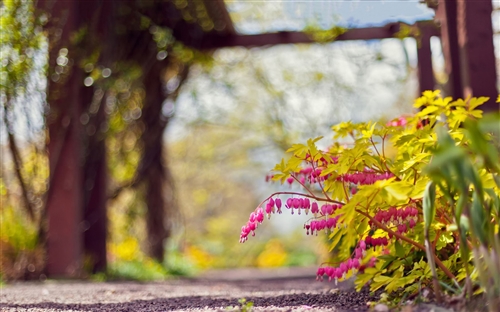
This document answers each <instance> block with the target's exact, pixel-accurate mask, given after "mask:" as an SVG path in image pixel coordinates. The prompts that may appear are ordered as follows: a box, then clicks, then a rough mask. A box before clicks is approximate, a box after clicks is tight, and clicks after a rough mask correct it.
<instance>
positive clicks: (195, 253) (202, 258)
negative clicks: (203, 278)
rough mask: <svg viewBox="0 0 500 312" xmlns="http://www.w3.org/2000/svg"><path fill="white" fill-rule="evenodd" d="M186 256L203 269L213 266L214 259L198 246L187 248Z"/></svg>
mask: <svg viewBox="0 0 500 312" xmlns="http://www.w3.org/2000/svg"><path fill="white" fill-rule="evenodd" d="M186 255H187V256H188V257H189V258H190V259H191V261H193V263H194V264H195V265H196V266H197V267H199V268H202V269H207V268H210V267H212V266H213V263H214V261H215V260H214V257H213V256H212V255H211V254H209V253H208V252H206V251H204V250H202V249H201V248H199V247H197V246H189V247H187V248H186Z"/></svg>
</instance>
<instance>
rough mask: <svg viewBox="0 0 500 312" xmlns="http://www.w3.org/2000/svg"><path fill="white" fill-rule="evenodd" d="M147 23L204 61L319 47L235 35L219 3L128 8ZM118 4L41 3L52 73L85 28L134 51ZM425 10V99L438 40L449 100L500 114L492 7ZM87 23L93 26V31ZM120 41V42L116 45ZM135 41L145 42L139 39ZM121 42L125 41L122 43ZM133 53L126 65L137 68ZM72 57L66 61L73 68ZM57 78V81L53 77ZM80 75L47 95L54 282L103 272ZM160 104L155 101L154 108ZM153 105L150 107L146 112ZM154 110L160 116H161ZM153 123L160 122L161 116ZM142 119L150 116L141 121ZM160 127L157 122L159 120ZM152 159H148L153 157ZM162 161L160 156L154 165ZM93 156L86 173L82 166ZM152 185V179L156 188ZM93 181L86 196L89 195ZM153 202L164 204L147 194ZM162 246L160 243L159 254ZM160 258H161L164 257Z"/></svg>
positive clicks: (448, 4)
mask: <svg viewBox="0 0 500 312" xmlns="http://www.w3.org/2000/svg"><path fill="white" fill-rule="evenodd" d="M127 3H128V4H130V5H131V7H132V8H133V9H134V10H136V11H137V12H139V13H140V14H141V15H142V16H147V17H148V18H150V19H151V20H152V21H153V22H154V23H155V24H157V25H159V26H162V27H168V28H169V29H171V31H172V34H173V36H174V37H175V38H176V40H179V41H181V42H182V43H183V44H185V45H186V46H189V47H192V48H194V49H198V50H202V51H210V50H214V49H218V48H223V47H234V46H242V47H261V46H269V45H277V44H296V43H313V40H312V39H311V37H310V36H308V35H307V34H305V33H303V32H293V31H292V32H291V31H286V32H277V33H264V34H257V35H242V34H238V33H237V32H236V30H235V28H234V25H233V23H232V21H231V18H230V16H229V13H228V11H227V8H226V6H225V3H224V1H223V0H203V1H197V0H172V1H155V0H147V1H136V2H127ZM119 5H120V2H119V1H116V2H115V1H98V0H95V1H94V0H92V1H83V0H80V1H66V0H53V1H50V0H44V1H40V3H39V4H38V7H39V8H40V9H43V10H46V11H47V12H50V14H51V16H50V19H49V20H50V23H49V26H50V25H52V26H53V25H55V24H57V25H59V26H58V27H60V29H61V31H60V33H58V34H56V35H55V37H54V38H55V39H56V40H57V41H54V42H51V43H50V44H51V45H52V47H51V52H50V53H51V54H50V60H49V66H55V65H56V64H55V63H56V60H57V57H58V53H60V51H61V50H60V49H61V48H63V47H65V46H67V45H68V44H69V43H70V42H71V40H73V39H72V38H73V37H74V34H75V33H76V32H78V30H80V29H82V27H87V30H88V31H94V32H95V36H96V37H97V38H98V39H101V40H103V42H109V43H108V45H112V44H117V43H119V44H123V45H127V44H130V42H129V41H130V38H132V37H133V36H134V34H131V35H127V34H126V35H127V36H128V37H127V36H125V37H123V38H128V39H127V40H125V41H123V40H122V39H123V38H122V37H117V35H115V33H114V32H113V31H112V27H113V18H112V16H113V14H115V10H116V8H117V6H119ZM428 5H429V6H431V7H433V8H435V9H436V21H421V22H416V23H415V24H414V25H405V27H411V28H412V29H414V30H415V31H414V32H412V33H413V34H414V36H415V37H416V39H417V40H418V51H417V55H418V75H419V78H418V80H419V84H420V91H424V90H432V89H434V88H435V80H434V73H433V69H432V57H431V49H430V38H431V37H433V36H439V37H441V41H442V44H443V51H444V56H445V63H446V72H447V73H448V75H449V81H448V85H447V87H446V90H445V92H446V93H447V94H449V95H452V96H454V97H466V96H468V95H474V96H489V97H490V98H491V99H490V101H489V102H488V103H487V104H485V105H484V106H483V109H486V110H490V111H494V110H498V106H497V105H496V104H495V103H494V100H495V99H496V96H497V94H498V92H497V89H496V77H497V75H496V71H495V57H494V51H493V31H492V24H491V14H492V4H491V1H463V0H462V1H458V0H457V1H435V0H434V1H432V0H428ZM89 21H92V22H91V23H89ZM402 25H403V24H402V23H390V24H387V25H385V26H382V27H370V28H357V29H349V30H347V31H346V32H345V33H343V34H341V35H339V36H338V37H337V38H336V39H335V40H373V39H385V38H394V37H395V35H396V34H398V33H399V31H400V30H401V26H402ZM120 38H121V39H120ZM133 38H136V39H137V38H139V37H133ZM120 40H122V41H120ZM136 48H137V47H136V46H133V45H130V50H131V51H133V52H131V53H129V55H127V56H125V57H128V58H135V59H138V60H139V59H140V58H141V57H143V55H142V54H141V53H144V51H142V50H141V51H142V52H141V51H138V52H136ZM71 53H72V51H70V53H69V55H68V58H71ZM100 57H101V61H102V62H104V63H106V62H108V63H109V62H111V61H113V57H115V55H114V54H113V52H112V51H109V50H107V49H106V48H105V47H104V48H103V49H102V53H101V56H100ZM160 70H161V64H160V62H159V61H158V63H157V64H156V63H155V65H153V66H152V67H150V70H149V71H147V72H146V74H147V75H148V76H147V77H144V81H145V82H146V83H145V84H146V93H147V96H146V102H147V101H150V100H149V99H148V96H149V98H151V101H152V104H151V105H150V106H148V107H150V109H149V111H148V110H146V109H144V112H143V114H144V115H147V116H149V118H153V119H154V118H155V116H158V115H160V113H161V106H159V105H158V104H157V102H159V103H160V104H161V102H162V101H163V98H161V97H162V95H161V91H159V90H161V89H162V83H161V80H160V79H159V75H160V73H159V71H160ZM49 75H51V73H49ZM83 77H84V73H83V72H82V71H81V70H79V69H78V68H76V67H75V69H74V70H73V71H72V72H71V73H70V74H69V76H68V77H66V80H65V84H64V88H67V89H68V90H69V91H67V92H64V90H63V91H61V88H60V86H59V87H58V86H57V83H51V85H50V86H49V95H48V99H49V104H50V109H51V114H49V117H48V118H47V120H48V124H49V136H50V143H49V146H48V147H49V158H50V172H51V178H50V188H49V191H48V196H47V198H48V199H47V220H48V224H47V237H46V247H47V257H48V259H47V274H48V275H49V276H52V277H71V276H78V274H79V273H78V272H79V270H80V269H81V267H82V264H83V262H84V254H85V255H89V254H90V255H91V256H92V260H93V265H94V268H93V270H94V271H100V270H104V269H105V268H106V232H107V226H106V223H107V222H106V200H107V196H108V194H106V190H107V178H106V177H107V175H106V157H105V156H106V155H105V145H104V140H103V139H102V138H100V137H98V136H93V137H92V138H91V139H89V141H88V142H87V144H86V145H82V142H81V133H82V132H84V131H86V130H85V129H84V125H82V122H80V117H81V114H82V112H83V111H84V110H86V109H88V105H89V104H88V103H91V102H92V101H93V91H92V88H86V87H84V86H83V84H82V81H83ZM158 97H159V98H158ZM146 104H147V103H146ZM158 107H159V109H160V110H158ZM155 114H156V115H155ZM94 118H95V119H96V120H97V122H99V120H102V119H103V118H105V116H104V113H102V112H97V113H96V114H95V116H94ZM145 118H146V116H145ZM153 121H154V120H153ZM156 137H157V140H156V141H155V142H156V143H155V142H153V143H155V144H157V145H158V144H159V146H160V149H159V151H158V148H157V147H155V146H156V145H154V144H153V145H152V147H151V148H150V150H152V151H153V150H154V153H153V152H150V153H151V158H152V159H156V161H158V157H160V158H161V138H162V136H161V133H160V135H159V136H158V135H156ZM146 152H149V150H147V151H146ZM158 154H159V156H158ZM82 155H87V156H88V157H87V158H86V159H87V160H86V162H85V164H87V165H88V164H89V163H90V165H91V167H92V168H93V169H92V170H90V171H89V170H87V169H86V168H87V167H86V165H82V162H80V161H79V160H80V159H81V158H82ZM152 179H154V177H153V178H152ZM89 181H90V186H89ZM150 195H151V196H152V197H154V196H157V195H158V194H154V193H151V194H150ZM162 243H163V241H162V240H161V239H160V242H159V244H160V245H161V244H162ZM161 251H162V249H161V248H160V251H159V252H161Z"/></svg>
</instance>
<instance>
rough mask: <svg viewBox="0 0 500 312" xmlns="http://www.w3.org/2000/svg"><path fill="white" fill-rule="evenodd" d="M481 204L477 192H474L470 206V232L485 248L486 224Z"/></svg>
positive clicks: (486, 242)
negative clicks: (471, 231)
mask: <svg viewBox="0 0 500 312" xmlns="http://www.w3.org/2000/svg"><path fill="white" fill-rule="evenodd" d="M484 209H485V208H484V207H483V202H482V201H481V199H480V196H479V195H478V194H477V192H474V195H473V199H472V206H471V215H470V219H471V220H470V221H471V225H472V230H473V233H474V235H475V236H476V237H477V238H478V239H479V241H480V242H481V243H482V244H483V245H485V246H487V244H488V241H487V236H488V234H487V233H488V223H487V222H486V221H487V220H486V216H485V213H484Z"/></svg>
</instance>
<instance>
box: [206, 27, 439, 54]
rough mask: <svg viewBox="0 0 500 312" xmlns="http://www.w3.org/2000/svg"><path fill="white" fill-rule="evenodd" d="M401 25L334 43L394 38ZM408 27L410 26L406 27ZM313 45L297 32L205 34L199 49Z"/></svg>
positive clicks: (352, 32)
mask: <svg viewBox="0 0 500 312" xmlns="http://www.w3.org/2000/svg"><path fill="white" fill-rule="evenodd" d="M400 25H401V23H390V24H387V25H385V26H382V27H368V28H353V29H349V30H347V31H346V32H345V33H343V34H342V35H340V36H338V37H337V38H336V39H335V41H344V40H376V39H387V38H394V37H395V35H396V34H397V33H398V32H399V31H400V29H401V27H400ZM408 26H410V25H408ZM429 31H430V33H429V34H430V35H431V36H439V35H440V34H439V29H438V27H435V29H434V30H432V29H431V28H430V29H429ZM297 43H315V41H314V40H313V39H312V38H311V37H310V36H309V35H308V34H306V33H304V32H298V31H283V32H277V33H265V34H258V35H225V36H221V35H217V34H207V35H206V36H205V38H204V40H203V43H202V44H201V49H203V50H211V49H218V48H224V47H236V46H240V47H262V46H268V45H277V44H297Z"/></svg>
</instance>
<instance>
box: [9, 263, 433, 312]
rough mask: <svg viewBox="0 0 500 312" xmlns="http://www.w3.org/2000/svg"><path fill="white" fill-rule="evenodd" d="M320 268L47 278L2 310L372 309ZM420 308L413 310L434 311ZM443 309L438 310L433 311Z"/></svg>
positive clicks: (15, 292)
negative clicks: (126, 278)
mask: <svg viewBox="0 0 500 312" xmlns="http://www.w3.org/2000/svg"><path fill="white" fill-rule="evenodd" d="M315 271H316V269H315V268H299V269H297V268H296V269H287V268H282V269H275V270H257V269H238V270H223V271H211V272H206V273H205V274H203V275H201V276H199V277H197V278H192V279H174V280H167V281H160V282H147V283H139V282H105V283H104V282H103V283H95V282H85V281H50V280H49V281H45V282H43V283H42V282H37V283H34V282H30V283H15V284H9V285H6V286H4V287H3V288H2V289H0V310H1V311H226V310H231V309H232V310H233V311H234V310H239V306H240V304H239V303H238V300H239V299H241V298H246V300H247V301H252V302H253V303H254V308H253V310H254V311H368V305H367V303H368V302H370V301H376V299H377V298H375V297H373V296H370V294H369V293H368V292H360V293H357V292H355V291H354V290H353V284H352V283H351V282H349V281H347V282H344V283H339V284H338V285H337V286H335V284H334V283H329V282H317V281H315ZM430 310H432V309H418V310H410V311H412V312H413V311H430ZM434 311H436V312H437V311H438V310H434Z"/></svg>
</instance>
